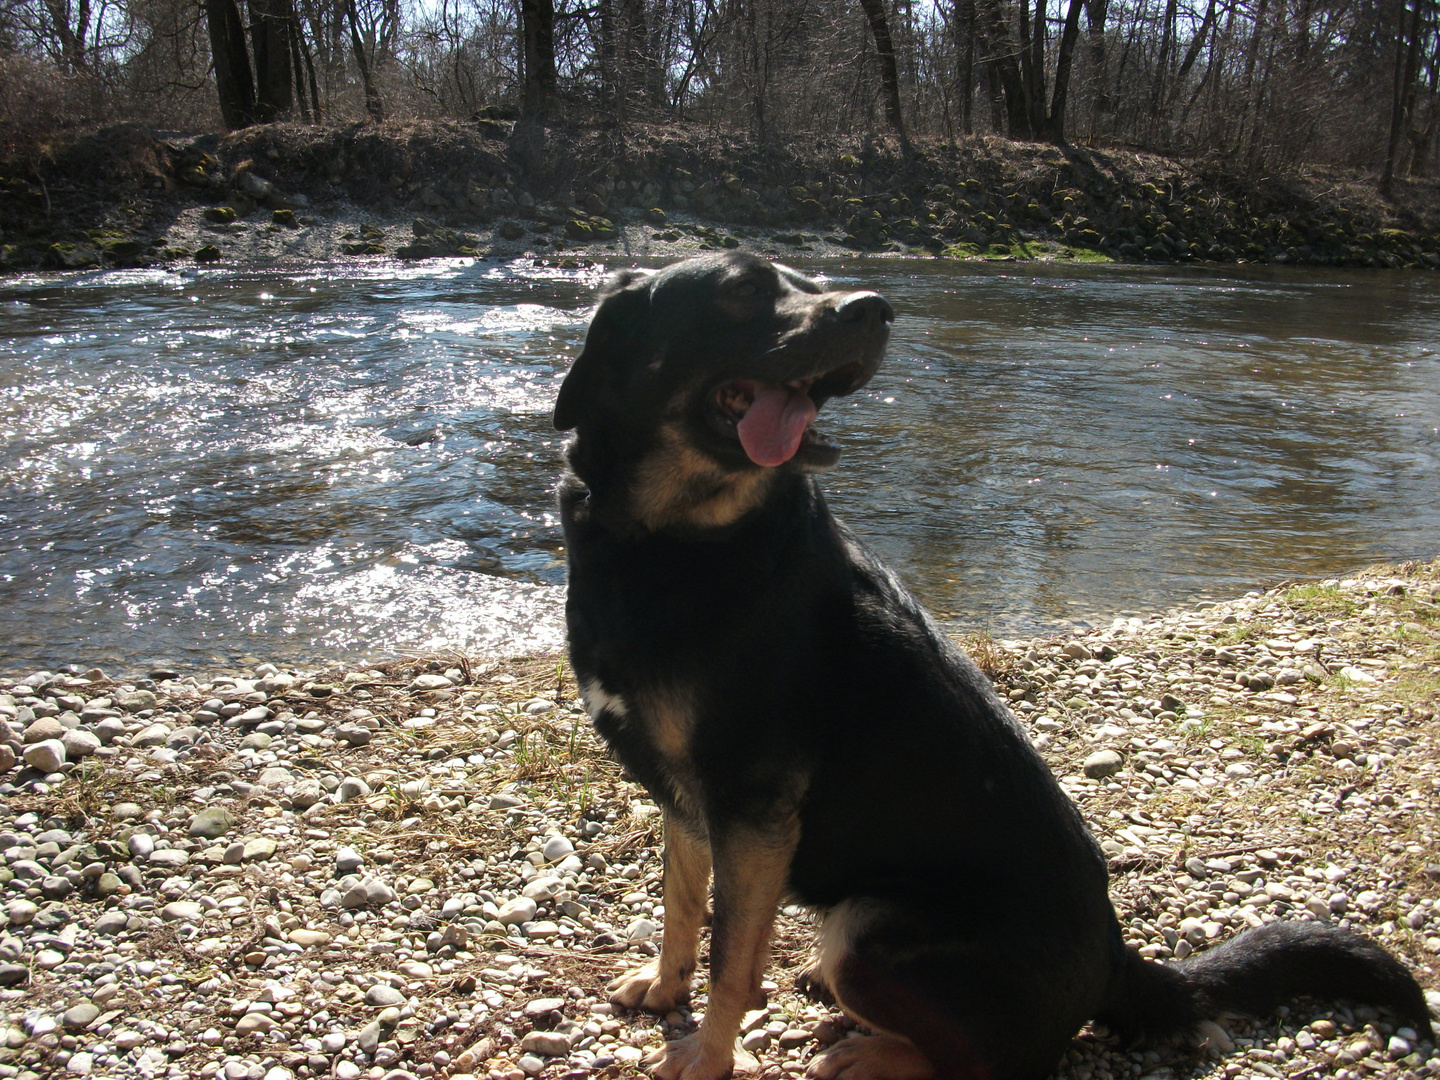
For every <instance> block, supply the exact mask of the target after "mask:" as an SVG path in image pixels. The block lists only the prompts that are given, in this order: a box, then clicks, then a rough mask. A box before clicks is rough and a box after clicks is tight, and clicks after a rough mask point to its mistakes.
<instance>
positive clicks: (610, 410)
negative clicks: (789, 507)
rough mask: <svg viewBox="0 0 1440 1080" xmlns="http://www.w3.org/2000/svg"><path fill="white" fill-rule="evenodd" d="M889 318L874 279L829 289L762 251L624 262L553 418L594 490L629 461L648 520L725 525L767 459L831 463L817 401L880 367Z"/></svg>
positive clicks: (787, 466) (637, 505)
mask: <svg viewBox="0 0 1440 1080" xmlns="http://www.w3.org/2000/svg"><path fill="white" fill-rule="evenodd" d="M893 318H894V312H893V311H892V310H891V308H890V305H889V304H888V303H887V302H886V301H885V299H884V298H883V297H882V296H880V295H879V294H878V293H874V292H825V291H823V290H822V289H821V288H820V286H819V285H817V284H816V283H815V282H814V281H812V280H810V279H809V278H807V277H805V276H804V275H803V274H799V273H797V272H796V271H794V270H791V269H790V268H788V267H785V266H780V265H777V264H775V263H770V262H766V261H765V260H763V259H759V258H756V257H754V256H752V255H742V254H726V255H716V256H707V257H703V258H698V259H690V260H687V261H685V262H680V263H675V264H673V265H671V266H668V267H666V268H665V269H664V270H661V271H658V272H655V273H647V272H644V271H621V272H620V273H618V274H616V275H614V276H613V277H612V278H611V279H610V281H609V282H608V283H607V284H606V286H605V288H604V290H603V291H602V292H601V296H600V305H599V307H598V309H597V310H596V312H595V317H594V319H593V320H592V321H591V323H590V330H589V333H588V334H587V335H586V338H585V348H584V350H583V351H582V352H581V354H580V357H579V359H577V360H576V361H575V364H574V366H573V367H572V368H571V369H570V372H569V374H568V375H567V376H566V377H565V382H564V383H563V384H562V386H561V387H560V395H559V398H558V399H557V400H556V403H555V426H556V427H557V428H558V429H560V430H561V431H568V430H571V429H574V430H575V432H576V440H575V444H574V446H573V447H572V450H571V464H572V466H573V467H574V468H575V470H576V472H577V473H578V474H579V475H580V476H581V479H582V480H584V481H585V482H586V483H587V484H589V485H590V486H591V488H592V490H593V489H594V488H595V487H596V484H597V481H598V482H600V483H603V482H604V481H605V480H606V479H612V480H619V479H620V476H619V475H618V474H621V473H623V474H624V475H625V480H624V483H625V485H626V494H627V497H628V499H629V502H630V503H631V507H630V512H631V515H632V516H633V517H636V518H637V519H639V520H641V521H642V523H645V524H648V525H650V526H652V527H659V526H662V525H664V524H689V525H698V526H704V525H707V524H723V523H726V522H727V521H728V520H733V518H734V517H735V516H738V514H739V513H743V512H744V509H746V508H748V507H749V506H750V505H753V504H754V501H755V499H754V498H753V497H752V496H753V495H754V494H755V493H758V492H761V491H763V490H765V489H766V487H767V484H768V481H767V475H768V474H773V473H775V472H777V471H779V472H790V473H794V472H815V471H819V470H822V469H826V468H829V467H830V466H831V465H833V464H835V462H836V461H837V460H838V458H839V455H840V450H839V446H838V445H837V444H836V443H835V442H834V441H833V440H832V439H829V438H827V437H826V436H824V435H822V434H820V432H818V431H817V430H816V429H815V427H814V421H815V416H816V413H817V411H818V410H819V408H820V406H822V405H823V404H824V403H825V402H826V401H827V400H828V399H830V398H832V397H839V396H842V395H845V394H852V393H854V392H855V391H856V390H858V389H860V388H861V387H862V386H864V385H865V384H866V383H867V382H868V381H869V380H870V377H871V376H872V375H874V374H875V370H876V368H877V367H878V366H879V364H880V358H881V356H882V355H883V354H884V351H885V343H886V340H887V339H888V337H889V333H890V323H891V321H892V320H893ZM598 471H607V472H610V473H613V474H617V475H613V476H610V477H604V476H596V475H594V474H595V473H596V472H598ZM587 473H588V474H589V475H587ZM746 492H748V493H751V494H750V495H747V496H745V497H739V496H740V495H741V493H746Z"/></svg>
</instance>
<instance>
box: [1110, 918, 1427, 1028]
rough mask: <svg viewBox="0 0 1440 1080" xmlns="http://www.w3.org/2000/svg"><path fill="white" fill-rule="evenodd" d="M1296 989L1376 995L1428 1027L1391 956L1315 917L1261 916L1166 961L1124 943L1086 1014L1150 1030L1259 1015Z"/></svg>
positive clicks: (1418, 995) (1360, 997)
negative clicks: (1265, 919) (1216, 941)
mask: <svg viewBox="0 0 1440 1080" xmlns="http://www.w3.org/2000/svg"><path fill="white" fill-rule="evenodd" d="M1301 994H1308V995H1311V996H1313V997H1317V998H1323V999H1335V998H1348V999H1350V1000H1352V1001H1358V1002H1365V1003H1367V1004H1371V1005H1380V1006H1383V1007H1385V1008H1388V1009H1390V1010H1391V1011H1392V1012H1394V1013H1395V1014H1396V1015H1397V1016H1399V1017H1400V1018H1401V1019H1402V1020H1405V1021H1406V1022H1408V1023H1409V1024H1411V1025H1412V1026H1414V1027H1415V1028H1416V1029H1417V1030H1418V1031H1419V1032H1420V1033H1421V1034H1422V1036H1430V1037H1432V1038H1433V1036H1434V1029H1433V1028H1432V1027H1431V1025H1430V1012H1429V1009H1428V1008H1427V1007H1426V1003H1425V994H1424V992H1423V991H1422V990H1421V989H1420V984H1419V983H1417V982H1416V981H1415V979H1414V978H1413V977H1412V976H1411V974H1410V972H1409V971H1407V970H1406V969H1405V967H1404V966H1403V965H1402V964H1401V963H1400V961H1398V960H1396V959H1395V957H1393V956H1391V955H1390V954H1389V953H1388V952H1386V951H1385V950H1384V949H1382V948H1381V947H1380V946H1379V945H1376V944H1375V943H1374V942H1373V941H1370V940H1368V939H1367V938H1363V937H1361V936H1360V935H1358V934H1352V933H1351V932H1350V931H1348V930H1342V929H1340V928H1339V927H1336V926H1331V925H1329V924H1328V923H1320V922H1273V923H1268V924H1266V925H1265V926H1260V927H1256V928H1255V929H1253V930H1248V931H1246V932H1245V933H1243V934H1241V935H1239V936H1238V937H1235V938H1233V939H1231V940H1230V941H1227V942H1226V943H1225V944H1223V945H1219V946H1216V947H1215V948H1213V949H1206V950H1205V951H1203V952H1201V953H1197V954H1196V955H1194V956H1191V957H1187V958H1186V959H1184V960H1180V961H1175V962H1172V963H1167V964H1158V963H1155V962H1153V961H1150V960H1146V959H1144V958H1143V957H1142V956H1140V954H1139V953H1137V952H1135V951H1134V950H1133V949H1129V948H1127V949H1125V959H1124V960H1123V961H1122V962H1121V963H1120V965H1119V968H1118V969H1117V971H1116V973H1115V976H1114V978H1113V981H1112V982H1111V985H1110V990H1109V993H1108V994H1107V997H1106V1001H1105V1007H1104V1008H1103V1009H1102V1010H1101V1011H1100V1013H1099V1014H1098V1015H1097V1016H1096V1017H1095V1019H1096V1020H1097V1021H1098V1022H1099V1023H1102V1024H1104V1025H1105V1026H1106V1027H1108V1028H1110V1029H1111V1030H1112V1031H1115V1032H1116V1033H1117V1034H1119V1035H1121V1036H1123V1037H1125V1038H1140V1037H1143V1036H1149V1037H1156V1036H1163V1035H1169V1034H1178V1033H1181V1032H1184V1031H1189V1030H1193V1029H1194V1028H1195V1026H1196V1025H1197V1024H1199V1023H1200V1022H1201V1021H1203V1020H1209V1019H1211V1018H1213V1017H1215V1016H1217V1015H1218V1014H1220V1013H1227V1012H1228V1013H1244V1014H1247V1015H1252V1016H1263V1015H1265V1014H1266V1013H1270V1012H1273V1011H1274V1009H1275V1007H1276V1006H1277V1005H1282V1004H1284V1003H1285V1002H1287V1001H1289V1000H1290V999H1291V998H1293V997H1298V996H1299V995H1301Z"/></svg>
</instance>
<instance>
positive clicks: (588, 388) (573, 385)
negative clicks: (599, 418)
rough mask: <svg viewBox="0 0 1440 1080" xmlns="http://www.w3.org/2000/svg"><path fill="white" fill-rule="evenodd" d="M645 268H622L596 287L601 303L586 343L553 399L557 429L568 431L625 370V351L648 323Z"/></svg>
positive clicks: (591, 324) (647, 276)
mask: <svg viewBox="0 0 1440 1080" xmlns="http://www.w3.org/2000/svg"><path fill="white" fill-rule="evenodd" d="M649 277H650V271H648V270H620V271H617V272H616V273H614V274H611V275H610V278H609V280H608V281H606V282H605V285H604V287H603V288H602V289H601V290H600V306H599V307H597V308H596V309H595V317H594V318H593V319H591V320H590V329H589V331H588V332H587V333H586V334H585V348H584V349H582V350H581V352H580V355H579V356H578V357H576V358H575V363H573V364H571V365H570V371H569V372H568V373H567V374H566V376H565V381H564V382H562V383H561V384H560V393H559V395H558V396H557V397H556V398H555V415H554V422H555V430H557V431H569V430H570V429H571V428H573V427H576V426H577V425H578V424H579V423H580V422H581V420H582V419H583V418H584V415H585V413H586V412H587V411H588V410H589V408H590V407H591V405H592V404H593V403H594V402H595V401H596V400H597V399H598V398H599V397H600V396H601V395H602V394H603V393H604V392H605V390H606V388H607V387H609V386H612V385H614V383H615V382H616V381H617V379H618V378H619V377H620V376H621V375H622V374H623V361H624V360H625V358H626V355H627V354H628V353H630V352H631V351H632V350H633V349H635V348H636V347H638V346H639V344H640V341H641V339H642V338H643V337H644V335H645V330H646V327H647V326H648V324H649V312H650V290H649V288H648V286H647V279H648V278H649Z"/></svg>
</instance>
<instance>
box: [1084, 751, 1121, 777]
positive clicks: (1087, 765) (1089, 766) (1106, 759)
mask: <svg viewBox="0 0 1440 1080" xmlns="http://www.w3.org/2000/svg"><path fill="white" fill-rule="evenodd" d="M1124 765H1125V759H1124V758H1123V757H1121V756H1120V755H1119V754H1118V753H1116V752H1115V751H1114V750H1097V751H1095V753H1093V754H1091V755H1090V756H1089V757H1087V758H1086V759H1085V762H1084V764H1083V765H1082V766H1081V768H1082V771H1083V772H1084V773H1085V775H1086V776H1088V777H1090V779H1092V780H1103V779H1104V778H1105V777H1107V776H1113V775H1114V774H1115V773H1117V772H1119V771H1120V770H1121V769H1122V768H1123V767H1124Z"/></svg>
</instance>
